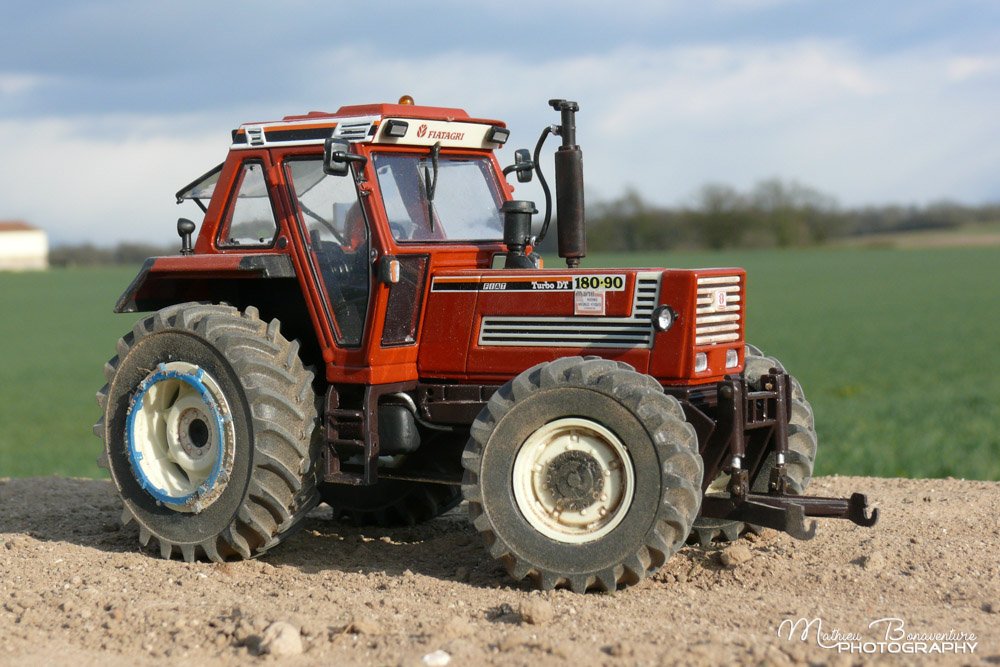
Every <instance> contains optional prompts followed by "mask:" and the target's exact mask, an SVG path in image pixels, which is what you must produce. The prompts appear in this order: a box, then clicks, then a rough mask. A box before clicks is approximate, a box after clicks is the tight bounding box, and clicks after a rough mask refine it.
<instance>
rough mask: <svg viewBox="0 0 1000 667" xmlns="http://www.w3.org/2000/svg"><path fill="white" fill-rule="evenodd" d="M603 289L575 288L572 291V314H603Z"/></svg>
mask: <svg viewBox="0 0 1000 667" xmlns="http://www.w3.org/2000/svg"><path fill="white" fill-rule="evenodd" d="M604 296H605V291H604V290H576V291H575V292H573V314H574V315H604V311H605V303H606V302H605V299H604Z"/></svg>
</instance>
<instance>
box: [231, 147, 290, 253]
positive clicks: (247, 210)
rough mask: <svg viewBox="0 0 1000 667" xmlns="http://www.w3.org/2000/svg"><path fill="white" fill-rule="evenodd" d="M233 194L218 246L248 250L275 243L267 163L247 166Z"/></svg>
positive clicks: (275, 224) (251, 162) (238, 178)
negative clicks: (265, 172)
mask: <svg viewBox="0 0 1000 667" xmlns="http://www.w3.org/2000/svg"><path fill="white" fill-rule="evenodd" d="M234 192H235V195H234V196H233V197H232V199H230V200H229V205H228V206H227V207H226V213H225V215H224V216H223V219H222V225H221V226H220V229H219V241H218V243H219V245H220V246H223V247H235V246H239V247H245V246H269V245H271V244H272V243H274V237H275V235H276V234H277V232H278V223H277V221H276V220H275V216H274V208H273V207H272V206H271V198H270V197H269V196H268V193H267V180H266V179H265V178H264V163H263V162H261V161H260V160H247V161H246V162H244V163H243V166H242V167H241V168H240V174H239V176H238V177H237V178H236V188H235V190H234Z"/></svg>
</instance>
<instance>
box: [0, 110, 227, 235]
mask: <svg viewBox="0 0 1000 667" xmlns="http://www.w3.org/2000/svg"><path fill="white" fill-rule="evenodd" d="M184 120H185V119H156V118H132V117H113V118H108V117H104V118H74V119H38V120H24V121H2V122H0V155H2V156H3V161H4V163H5V164H6V166H7V172H8V174H7V176H6V177H5V179H3V182H2V183H0V201H2V202H3V212H2V216H0V217H5V218H18V219H23V220H26V221H28V222H31V223H32V224H35V225H37V226H39V227H42V228H44V229H45V230H47V231H48V232H49V234H50V237H51V238H52V239H53V240H54V241H55V242H57V243H58V242H60V241H71V242H81V241H90V242H93V243H96V244H98V245H110V244H112V243H114V242H116V241H118V240H120V239H127V240H131V241H140V242H151V243H162V242H165V241H169V240H170V239H171V238H172V237H174V236H175V235H176V233H175V231H174V229H175V227H174V223H175V222H176V219H177V215H178V211H177V209H178V208H179V207H177V206H176V204H175V203H174V199H173V193H174V192H176V191H177V190H178V189H179V188H180V187H181V186H183V185H184V184H185V183H187V182H189V181H191V180H193V179H194V178H195V177H197V176H198V175H199V174H200V173H202V172H203V171H206V170H208V169H209V168H210V167H212V166H214V165H215V164H217V163H218V162H220V161H221V160H222V159H223V158H224V157H225V149H226V147H227V146H228V141H227V139H228V137H227V136H226V135H225V133H224V132H213V133H211V134H207V133H205V132H204V130H203V129H196V128H197V126H198V125H199V124H200V123H199V122H194V123H191V122H184ZM108 125H115V126H116V127H117V128H118V132H117V133H116V134H115V135H113V136H112V135H110V134H108V130H107V126H108ZM192 125H193V127H192ZM188 212H189V213H191V212H192V211H188Z"/></svg>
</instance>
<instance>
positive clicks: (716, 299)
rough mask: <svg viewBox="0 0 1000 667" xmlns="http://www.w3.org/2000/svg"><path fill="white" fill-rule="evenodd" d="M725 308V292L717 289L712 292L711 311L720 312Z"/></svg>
mask: <svg viewBox="0 0 1000 667" xmlns="http://www.w3.org/2000/svg"><path fill="white" fill-rule="evenodd" d="M725 307H726V291H725V290H721V289H717V290H715V291H714V292H712V310H722V309H724V308H725Z"/></svg>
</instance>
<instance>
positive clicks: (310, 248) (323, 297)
mask: <svg viewBox="0 0 1000 667" xmlns="http://www.w3.org/2000/svg"><path fill="white" fill-rule="evenodd" d="M281 164H282V173H283V176H284V179H285V181H286V182H287V185H288V192H289V196H290V198H291V201H290V204H291V210H292V215H291V216H290V218H292V220H290V224H296V225H298V230H299V234H298V235H297V236H299V237H301V245H302V253H303V254H304V256H305V264H306V267H305V268H306V270H307V272H308V275H309V277H311V278H312V281H311V282H312V284H313V285H315V291H316V292H317V293H318V295H317V296H318V299H317V301H318V303H317V304H316V305H317V306H318V311H319V313H320V314H321V319H322V324H323V325H324V326H323V327H322V328H323V329H324V333H326V334H327V338H328V340H327V341H326V344H324V345H323V347H324V348H326V349H325V350H324V355H323V356H324V360H325V361H326V362H328V363H332V364H333V366H334V371H335V372H334V375H337V376H340V377H330V378H329V379H332V380H339V381H344V380H345V379H346V378H345V377H343V376H345V375H350V373H351V371H352V369H353V370H354V371H356V370H359V369H362V368H364V367H365V366H366V365H367V364H366V361H365V358H364V353H363V344H364V340H365V334H366V323H367V321H368V316H369V311H370V306H371V300H372V299H371V297H372V268H371V267H372V262H371V232H370V226H369V224H368V219H367V215H366V213H365V210H364V206H363V205H362V201H361V199H360V197H359V196H358V190H357V187H356V185H355V180H354V179H353V178H351V177H349V176H348V177H340V176H330V175H328V174H326V173H325V172H324V171H323V160H322V155H319V154H316V153H312V154H294V153H290V154H286V155H285V156H284V157H283V159H282V161H281ZM327 375H328V376H330V372H328V373H327ZM351 380H352V381H355V382H357V381H364V379H362V378H358V377H356V378H351Z"/></svg>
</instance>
